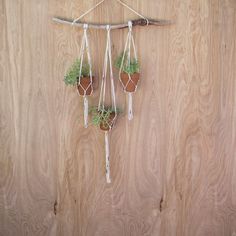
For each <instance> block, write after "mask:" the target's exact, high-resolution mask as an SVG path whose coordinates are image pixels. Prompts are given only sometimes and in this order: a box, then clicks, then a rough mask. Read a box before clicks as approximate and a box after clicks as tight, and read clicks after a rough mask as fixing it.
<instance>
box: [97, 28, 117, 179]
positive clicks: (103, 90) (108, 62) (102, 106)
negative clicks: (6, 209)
mask: <svg viewBox="0 0 236 236" xmlns="http://www.w3.org/2000/svg"><path fill="white" fill-rule="evenodd" d="M108 65H109V70H110V83H111V100H112V110H113V111H114V112H115V117H114V120H115V119H116V116H117V108H116V95H115V86H114V78H113V69H112V56H111V34H110V26H109V25H108V26H107V42H106V50H105V58H104V66H103V75H102V82H101V90H100V96H99V104H98V111H104V109H105V97H106V82H107V69H108ZM109 127H110V129H111V126H110V124H109ZM105 153H106V154H105V158H106V181H107V183H111V177H110V156H109V155H110V154H109V137H108V131H106V132H105Z"/></svg>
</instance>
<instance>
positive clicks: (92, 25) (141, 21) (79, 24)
mask: <svg viewBox="0 0 236 236" xmlns="http://www.w3.org/2000/svg"><path fill="white" fill-rule="evenodd" d="M148 20H149V22H147V21H146V20H145V19H142V18H140V19H136V20H132V23H133V26H138V25H140V26H149V25H154V26H165V25H170V24H172V22H171V21H169V20H153V19H148ZM53 21H55V22H57V23H60V24H66V25H73V26H77V27H83V26H84V24H88V27H89V28H91V29H103V30H105V29H106V27H107V25H108V24H95V23H86V22H77V23H74V24H72V23H73V20H69V19H64V18H60V17H54V18H53ZM110 28H111V30H113V29H124V28H128V22H127V23H121V24H110Z"/></svg>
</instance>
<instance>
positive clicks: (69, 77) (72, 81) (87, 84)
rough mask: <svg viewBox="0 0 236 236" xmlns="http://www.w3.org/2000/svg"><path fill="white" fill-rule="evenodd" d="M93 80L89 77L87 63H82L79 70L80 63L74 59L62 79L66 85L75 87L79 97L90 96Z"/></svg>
mask: <svg viewBox="0 0 236 236" xmlns="http://www.w3.org/2000/svg"><path fill="white" fill-rule="evenodd" d="M80 70H81V73H80ZM93 80H94V77H93V76H92V77H90V66H89V64H88V62H87V61H85V62H83V63H82V68H81V61H80V60H79V59H76V61H75V62H74V63H73V65H72V66H71V67H70V68H69V70H68V71H67V73H66V75H65V77H64V82H65V84H66V85H72V86H74V85H77V89H78V92H79V94H80V95H81V96H85V95H91V93H92V91H93V87H92V86H93Z"/></svg>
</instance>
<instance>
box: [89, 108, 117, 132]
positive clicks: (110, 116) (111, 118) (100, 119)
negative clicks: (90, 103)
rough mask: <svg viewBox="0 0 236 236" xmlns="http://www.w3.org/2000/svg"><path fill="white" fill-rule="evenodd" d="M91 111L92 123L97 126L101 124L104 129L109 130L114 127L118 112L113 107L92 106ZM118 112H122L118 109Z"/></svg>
mask: <svg viewBox="0 0 236 236" xmlns="http://www.w3.org/2000/svg"><path fill="white" fill-rule="evenodd" d="M90 113H91V114H92V123H93V124H94V125H95V126H99V127H100V129H101V130H103V131H109V130H111V129H112V127H113V125H114V123H115V120H116V113H115V110H114V109H112V108H111V107H105V108H104V109H100V110H99V109H98V107H91V108H90ZM117 113H120V111H119V110H117Z"/></svg>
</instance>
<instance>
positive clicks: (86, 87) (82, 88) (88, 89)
mask: <svg viewBox="0 0 236 236" xmlns="http://www.w3.org/2000/svg"><path fill="white" fill-rule="evenodd" d="M83 28H84V34H83V37H82V42H81V47H80V54H79V61H80V68H79V80H78V82H77V91H78V94H79V95H80V96H82V97H83V99H84V127H85V128H87V127H88V98H87V96H89V95H91V94H92V93H93V86H92V83H93V75H92V62H91V54H90V47H89V42H88V35H87V29H88V24H84V27H83ZM85 53H86V54H87V59H88V65H89V80H88V81H85V82H84V84H83V83H82V81H81V76H82V68H83V62H84V54H85Z"/></svg>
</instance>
